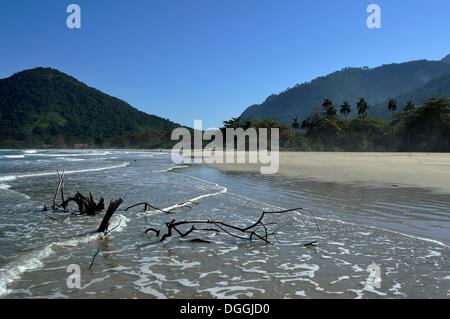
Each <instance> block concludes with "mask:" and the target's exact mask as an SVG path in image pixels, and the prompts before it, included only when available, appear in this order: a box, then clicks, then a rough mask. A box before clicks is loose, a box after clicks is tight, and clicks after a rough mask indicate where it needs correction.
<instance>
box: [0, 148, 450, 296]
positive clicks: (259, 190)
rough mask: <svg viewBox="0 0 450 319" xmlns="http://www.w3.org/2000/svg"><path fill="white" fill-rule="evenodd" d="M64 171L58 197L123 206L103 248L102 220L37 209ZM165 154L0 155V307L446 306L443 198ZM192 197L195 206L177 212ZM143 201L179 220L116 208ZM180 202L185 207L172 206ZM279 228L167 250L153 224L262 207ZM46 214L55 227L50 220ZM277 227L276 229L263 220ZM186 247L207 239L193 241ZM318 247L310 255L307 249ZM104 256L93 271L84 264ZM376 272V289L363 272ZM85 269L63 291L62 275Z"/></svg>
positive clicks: (446, 204)
mask: <svg viewBox="0 0 450 319" xmlns="http://www.w3.org/2000/svg"><path fill="white" fill-rule="evenodd" d="M58 164H62V165H64V168H65V171H66V179H65V191H66V196H67V195H69V193H70V194H74V193H75V192H76V191H77V190H79V191H80V192H82V193H88V192H90V191H91V192H93V194H94V195H95V196H96V197H99V196H104V197H105V199H106V201H107V202H109V200H112V199H117V198H119V197H123V198H124V199H125V202H124V203H123V204H122V205H121V207H120V208H121V209H119V210H118V212H117V213H116V214H115V215H114V216H113V219H112V221H111V227H110V229H113V228H114V227H116V226H117V228H114V230H113V231H112V232H111V233H110V234H108V236H107V237H106V238H102V237H101V236H100V235H98V234H95V233H94V231H95V230H96V228H97V227H98V225H99V223H100V221H101V218H102V214H100V215H99V216H96V217H93V218H91V217H85V216H82V217H80V216H74V215H69V214H66V213H62V212H58V213H53V212H46V213H44V212H42V207H43V204H44V203H47V204H51V201H52V198H53V195H54V192H55V189H56V184H57V175H56V173H55V170H56V167H57V166H58ZM173 167H174V165H173V164H172V162H171V160H170V155H169V154H163V153H147V152H124V151H118V152H112V151H110V152H108V151H32V150H30V151H25V152H24V151H0V295H2V296H3V298H42V297H44V298H66V297H67V298H89V297H95V298H109V297H119V298H121V297H124V298H216V297H217V298H448V296H450V290H449V289H450V263H449V261H450V260H449V259H450V250H449V249H450V247H449V246H450V235H449V231H448V229H449V226H450V200H449V198H448V196H446V195H439V194H433V193H430V192H428V191H426V190H421V189H401V188H398V189H396V188H393V189H383V188H368V187H358V186H352V185H340V184H335V183H317V182H309V181H304V180H295V179H289V180H287V179H285V178H281V177H277V176H266V177H261V176H259V175H256V174H250V173H222V172H219V171H216V170H213V169H210V168H206V167H203V166H193V167H184V168H176V169H171V168H173ZM188 200H193V203H185V202H186V201H188ZM143 201H147V202H149V203H151V204H152V205H154V206H157V207H160V208H169V207H174V206H175V207H176V212H177V213H175V214H171V215H167V214H163V213H161V212H157V211H148V212H142V211H141V208H140V207H137V208H134V209H132V210H129V211H124V208H126V207H127V206H130V205H132V204H135V203H138V202H143ZM179 203H185V204H183V205H181V207H177V206H176V205H177V204H179ZM297 207H305V208H309V209H311V210H312V212H313V214H314V216H316V218H317V222H318V224H319V228H320V232H318V231H317V227H316V224H315V221H314V220H313V219H312V218H311V216H310V215H309V213H308V212H307V211H302V210H298V211H297V212H292V213H287V214H283V215H269V216H268V218H267V222H268V223H269V224H270V227H272V228H278V227H280V229H279V230H278V231H277V234H276V236H273V237H272V238H271V243H270V244H266V243H263V242H260V241H259V242H258V241H254V242H248V241H245V240H241V239H238V238H234V237H230V236H227V235H225V234H216V233H192V234H191V235H189V236H188V237H186V238H180V237H179V236H173V237H171V238H169V239H168V240H167V241H165V242H163V243H159V242H158V238H157V237H155V236H154V235H153V234H150V233H149V234H145V233H144V231H145V230H146V229H147V228H149V227H153V228H157V229H161V231H164V230H165V226H164V222H165V221H170V220H172V219H177V220H183V219H219V220H224V221H227V222H229V223H232V224H237V225H241V226H244V225H249V224H251V223H252V222H254V221H256V220H257V219H258V217H259V216H260V214H261V212H262V211H263V210H278V209H283V208H297ZM46 214H49V215H51V216H53V217H56V218H58V219H59V220H60V221H59V222H58V221H54V220H50V219H47V218H45V215H46ZM272 222H273V223H276V224H271V223H272ZM192 239H202V240H207V241H209V243H207V242H202V241H197V242H192V241H191V240H192ZM312 241H316V242H317V244H316V245H314V246H312V247H305V246H304V244H305V243H308V242H312ZM99 247H100V253H99V254H98V256H97V257H96V259H95V263H94V265H93V267H92V269H91V270H89V266H90V264H91V261H92V258H93V256H94V254H95V253H96V251H97V249H98V248H99ZM373 263H375V264H376V265H378V266H379V267H380V275H381V283H380V287H379V288H377V287H373V286H371V285H368V282H367V281H368V277H369V275H370V273H369V272H368V269H367V268H368V266H369V265H371V264H373ZM71 264H78V265H79V266H80V267H81V286H82V289H76V288H74V289H69V288H68V287H67V285H66V280H67V278H68V276H69V275H70V274H69V273H67V267H68V265H71Z"/></svg>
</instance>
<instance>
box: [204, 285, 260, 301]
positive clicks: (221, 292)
mask: <svg viewBox="0 0 450 319" xmlns="http://www.w3.org/2000/svg"><path fill="white" fill-rule="evenodd" d="M250 290H253V291H259V292H260V293H262V294H263V293H265V290H264V289H260V288H255V287H245V286H228V287H214V288H208V289H204V290H200V292H204V291H207V292H209V293H210V294H211V295H212V296H213V297H215V298H218V299H238V296H239V295H242V294H243V295H245V296H247V297H248V298H251V297H253V295H254V293H253V292H251V291H250ZM231 292H235V293H234V294H230V293H231Z"/></svg>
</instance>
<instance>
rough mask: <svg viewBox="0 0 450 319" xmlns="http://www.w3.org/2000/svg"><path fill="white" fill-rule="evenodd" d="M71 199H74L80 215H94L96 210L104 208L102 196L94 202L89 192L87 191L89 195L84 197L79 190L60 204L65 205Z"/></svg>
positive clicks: (99, 210)
mask: <svg viewBox="0 0 450 319" xmlns="http://www.w3.org/2000/svg"><path fill="white" fill-rule="evenodd" d="M71 201H74V202H75V203H76V204H77V205H78V211H79V212H80V215H88V216H94V215H95V214H96V213H97V212H101V211H102V210H104V209H105V200H104V198H103V197H100V201H99V202H98V203H96V202H95V200H94V197H93V196H92V194H91V193H89V197H86V196H84V195H83V194H81V193H80V192H77V193H76V195H75V196H73V197H70V198H69V199H67V201H65V202H64V203H63V204H62V205H61V206H64V207H67V206H68V204H69V202H71Z"/></svg>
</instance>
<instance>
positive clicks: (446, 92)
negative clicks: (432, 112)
mask: <svg viewBox="0 0 450 319" xmlns="http://www.w3.org/2000/svg"><path fill="white" fill-rule="evenodd" d="M448 96H450V73H446V74H444V75H442V76H440V77H438V78H436V79H433V80H431V81H430V82H428V83H427V84H425V85H423V86H420V87H418V88H416V89H414V90H412V91H409V92H406V93H403V94H400V95H398V96H395V97H394V100H395V101H396V102H397V105H398V107H399V110H403V108H404V106H405V105H406V104H407V103H408V102H409V101H411V102H412V103H413V104H414V105H416V106H418V105H422V104H424V103H425V102H426V101H428V99H430V98H432V97H448ZM388 104H389V101H388V100H386V101H384V102H383V103H380V104H377V105H375V106H374V108H373V109H374V110H373V111H372V116H373V117H379V118H386V110H387V105H388Z"/></svg>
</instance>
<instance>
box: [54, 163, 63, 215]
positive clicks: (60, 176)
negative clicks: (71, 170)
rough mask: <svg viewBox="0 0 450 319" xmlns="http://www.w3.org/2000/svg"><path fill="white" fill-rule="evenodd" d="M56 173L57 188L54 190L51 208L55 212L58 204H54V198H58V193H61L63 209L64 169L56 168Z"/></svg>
mask: <svg viewBox="0 0 450 319" xmlns="http://www.w3.org/2000/svg"><path fill="white" fill-rule="evenodd" d="M60 168H61V169H62V172H60V171H59V170H60ZM56 172H57V173H58V179H59V181H58V187H57V188H56V192H55V196H54V197H53V204H52V208H53V210H56V209H57V207H58V206H59V205H58V204H56V198H57V197H58V193H60V192H61V196H62V203H63V205H62V206H63V208H64V209H65V207H64V167H62V166H61V165H60V166H58V168H57V170H56Z"/></svg>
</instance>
